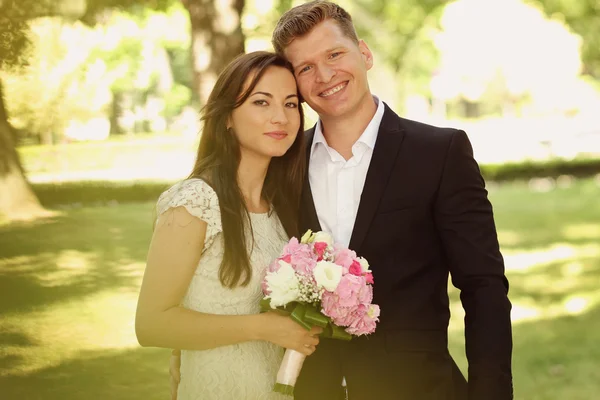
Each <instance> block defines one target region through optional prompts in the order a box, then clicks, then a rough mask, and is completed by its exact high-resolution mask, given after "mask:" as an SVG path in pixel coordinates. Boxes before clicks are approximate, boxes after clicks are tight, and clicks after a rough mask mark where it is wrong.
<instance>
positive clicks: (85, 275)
mask: <svg viewBox="0 0 600 400" xmlns="http://www.w3.org/2000/svg"><path fill="white" fill-rule="evenodd" d="M153 218H154V215H153V204H152V203H138V204H126V205H120V206H118V207H87V208H80V209H72V210H67V211H64V212H63V213H62V215H61V216H58V217H55V218H51V219H45V220H41V221H38V222H28V223H14V224H10V225H3V226H0V243H1V244H0V313H9V312H19V311H24V310H29V309H32V308H35V307H38V306H47V305H49V304H50V303H53V302H56V301H66V300H69V299H72V298H74V297H79V296H86V295H90V294H93V293H94V292H97V291H101V290H106V289H117V288H123V287H125V288H137V285H138V284H139V277H140V274H141V273H142V269H143V266H142V267H140V266H139V263H143V262H144V261H145V258H146V251H147V248H148V244H149V242H150V237H151V234H152V224H153Z"/></svg>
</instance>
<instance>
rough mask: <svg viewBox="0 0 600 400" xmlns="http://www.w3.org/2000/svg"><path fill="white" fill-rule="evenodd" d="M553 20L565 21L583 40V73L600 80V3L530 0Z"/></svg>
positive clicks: (591, 1) (589, 1) (573, 0)
mask: <svg viewBox="0 0 600 400" xmlns="http://www.w3.org/2000/svg"><path fill="white" fill-rule="evenodd" d="M528 1H529V2H530V3H533V4H536V5H539V6H540V7H541V8H542V9H543V10H544V12H545V13H546V14H547V15H548V16H549V17H551V18H557V19H560V20H562V21H564V22H565V23H566V24H567V25H568V26H569V27H570V28H571V29H572V30H573V32H575V33H577V34H578V35H580V36H581V38H582V39H583V43H582V49H581V50H582V61H583V63H584V69H583V73H585V74H589V75H591V76H593V77H594V78H596V79H600V2H598V1H594V0H528Z"/></svg>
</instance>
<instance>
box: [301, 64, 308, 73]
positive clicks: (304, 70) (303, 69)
mask: <svg viewBox="0 0 600 400" xmlns="http://www.w3.org/2000/svg"><path fill="white" fill-rule="evenodd" d="M309 69H310V65H307V66H306V67H304V68H302V69H301V70H300V73H303V72H306V71H308V70H309Z"/></svg>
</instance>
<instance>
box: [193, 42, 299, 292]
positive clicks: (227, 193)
mask: <svg viewBox="0 0 600 400" xmlns="http://www.w3.org/2000/svg"><path fill="white" fill-rule="evenodd" d="M269 67H280V68H285V69H287V70H289V71H290V72H292V66H291V65H290V64H289V63H288V62H287V61H286V60H285V59H284V58H283V57H281V56H279V55H276V54H273V53H269V52H264V51H257V52H252V53H248V54H242V55H240V56H238V57H237V58H235V59H234V60H233V61H232V62H231V63H230V64H229V65H228V66H227V67H225V69H224V70H223V72H222V73H221V74H220V75H219V78H218V79H217V82H216V83H215V86H214V88H213V90H212V92H211V93H210V96H209V98H208V101H207V102H206V105H205V106H204V108H203V110H202V114H203V115H202V121H203V124H204V126H203V129H202V137H201V139H200V144H199V146H198V154H197V157H196V163H195V165H194V169H193V171H192V173H191V175H190V178H201V179H204V180H205V181H206V182H207V183H208V184H209V185H210V186H211V187H212V188H213V189H214V191H215V192H216V194H217V196H218V198H219V207H220V209H221V224H222V227H223V243H224V254H223V261H222V263H221V267H220V270H219V279H220V280H221V283H222V284H223V285H224V286H227V287H230V288H233V287H235V286H238V285H241V286H246V285H247V284H248V283H249V282H250V279H251V277H252V269H251V266H250V257H249V254H248V250H247V249H248V248H251V247H247V243H246V236H245V233H244V232H245V228H246V227H248V228H249V229H250V232H252V231H251V229H252V226H251V224H250V216H249V213H248V209H247V207H246V204H245V202H244V198H243V195H242V192H241V190H240V188H239V186H238V183H237V172H238V167H239V165H240V158H241V152H240V144H239V142H238V140H237V137H236V136H235V133H234V132H233V131H232V130H228V129H227V119H228V118H229V116H230V115H231V113H232V111H233V110H234V109H235V108H237V107H239V106H240V105H242V104H243V103H244V102H245V101H246V99H247V98H248V96H249V95H250V94H251V93H252V90H253V89H254V87H255V86H256V84H257V83H258V81H259V80H260V79H261V77H262V76H263V75H264V73H265V71H266V70H267V68H269ZM292 74H293V72H292ZM247 81H248V83H247ZM246 84H247V86H245V85H246ZM244 88H245V90H244ZM298 96H300V94H298ZM297 109H298V112H299V114H300V128H299V130H298V134H297V136H296V139H295V140H294V143H293V144H292V146H291V147H290V149H289V150H288V151H287V152H286V153H285V154H284V155H283V156H281V157H274V158H272V159H271V162H270V164H269V168H268V170H267V176H266V178H265V183H264V185H263V190H262V197H263V198H264V199H265V200H266V201H267V202H268V203H269V204H270V206H271V207H273V210H274V211H275V212H276V213H277V215H278V216H279V219H280V220H281V223H282V225H283V227H284V229H285V231H286V233H287V234H288V235H289V236H296V235H298V233H299V232H298V210H299V207H300V194H301V192H302V184H303V181H304V170H305V163H306V160H305V152H304V132H303V129H304V113H303V111H302V107H301V105H300V104H298V108H297ZM252 238H253V235H252Z"/></svg>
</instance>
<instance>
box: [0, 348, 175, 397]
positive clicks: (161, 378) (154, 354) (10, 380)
mask: <svg viewBox="0 0 600 400" xmlns="http://www.w3.org/2000/svg"><path fill="white" fill-rule="evenodd" d="M168 362H169V350H164V349H142V348H137V349H132V350H126V351H115V350H101V351H87V352H83V353H81V354H80V355H79V357H78V358H77V359H74V360H70V361H66V362H63V363H61V364H60V365H58V366H55V367H50V368H46V369H43V370H39V371H36V372H33V373H30V374H27V375H24V376H15V375H9V376H0V387H1V388H2V398H3V399H15V400H16V399H27V400H38V399H39V400H54V399H56V400H58V399H61V400H65V399H73V400H75V399H90V400H92V399H102V400H104V399H111V400H119V399H123V400H152V399H157V400H158V399H167V398H168V396H169V373H168Z"/></svg>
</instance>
